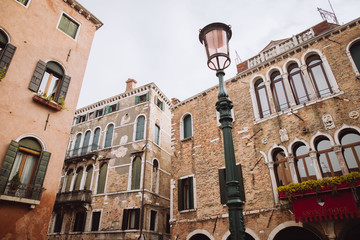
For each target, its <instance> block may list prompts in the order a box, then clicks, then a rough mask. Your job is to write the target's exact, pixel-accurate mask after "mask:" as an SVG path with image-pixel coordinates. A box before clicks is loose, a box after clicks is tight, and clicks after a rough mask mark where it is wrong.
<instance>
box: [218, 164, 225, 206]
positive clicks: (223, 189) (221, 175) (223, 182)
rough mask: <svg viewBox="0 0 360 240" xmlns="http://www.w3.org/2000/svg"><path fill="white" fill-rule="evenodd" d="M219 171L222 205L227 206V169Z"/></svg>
mask: <svg viewBox="0 0 360 240" xmlns="http://www.w3.org/2000/svg"><path fill="white" fill-rule="evenodd" d="M218 171H219V187H220V202H221V204H226V202H227V194H226V179H225V168H221V169H219V170H218Z"/></svg>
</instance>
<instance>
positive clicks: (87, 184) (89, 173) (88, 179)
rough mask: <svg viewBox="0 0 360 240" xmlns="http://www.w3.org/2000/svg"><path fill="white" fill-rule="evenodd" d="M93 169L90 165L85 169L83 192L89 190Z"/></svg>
mask: <svg viewBox="0 0 360 240" xmlns="http://www.w3.org/2000/svg"><path fill="white" fill-rule="evenodd" d="M93 171H94V168H93V166H92V165H90V166H88V167H87V168H86V180H85V186H84V190H91V189H90V188H91V180H92V175H93Z"/></svg>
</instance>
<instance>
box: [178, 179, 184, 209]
mask: <svg viewBox="0 0 360 240" xmlns="http://www.w3.org/2000/svg"><path fill="white" fill-rule="evenodd" d="M178 210H179V211H181V210H184V187H183V182H182V179H179V180H178Z"/></svg>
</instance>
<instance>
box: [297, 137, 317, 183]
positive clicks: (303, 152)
mask: <svg viewBox="0 0 360 240" xmlns="http://www.w3.org/2000/svg"><path fill="white" fill-rule="evenodd" d="M293 151H294V154H295V168H296V172H297V175H298V179H299V182H304V181H307V180H310V179H313V180H315V179H316V174H315V168H314V164H313V161H312V160H311V158H310V156H309V152H308V150H307V147H306V146H305V144H303V143H298V144H296V145H295V147H294V150H293Z"/></svg>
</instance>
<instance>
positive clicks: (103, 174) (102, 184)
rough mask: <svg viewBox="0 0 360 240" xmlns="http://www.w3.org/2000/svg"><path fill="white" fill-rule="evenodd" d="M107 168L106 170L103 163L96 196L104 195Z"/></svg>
mask: <svg viewBox="0 0 360 240" xmlns="http://www.w3.org/2000/svg"><path fill="white" fill-rule="evenodd" d="M107 168H108V166H107V163H103V164H102V165H101V167H100V171H99V179H98V186H97V194H101V193H104V191H105V182H106V175H107Z"/></svg>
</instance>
